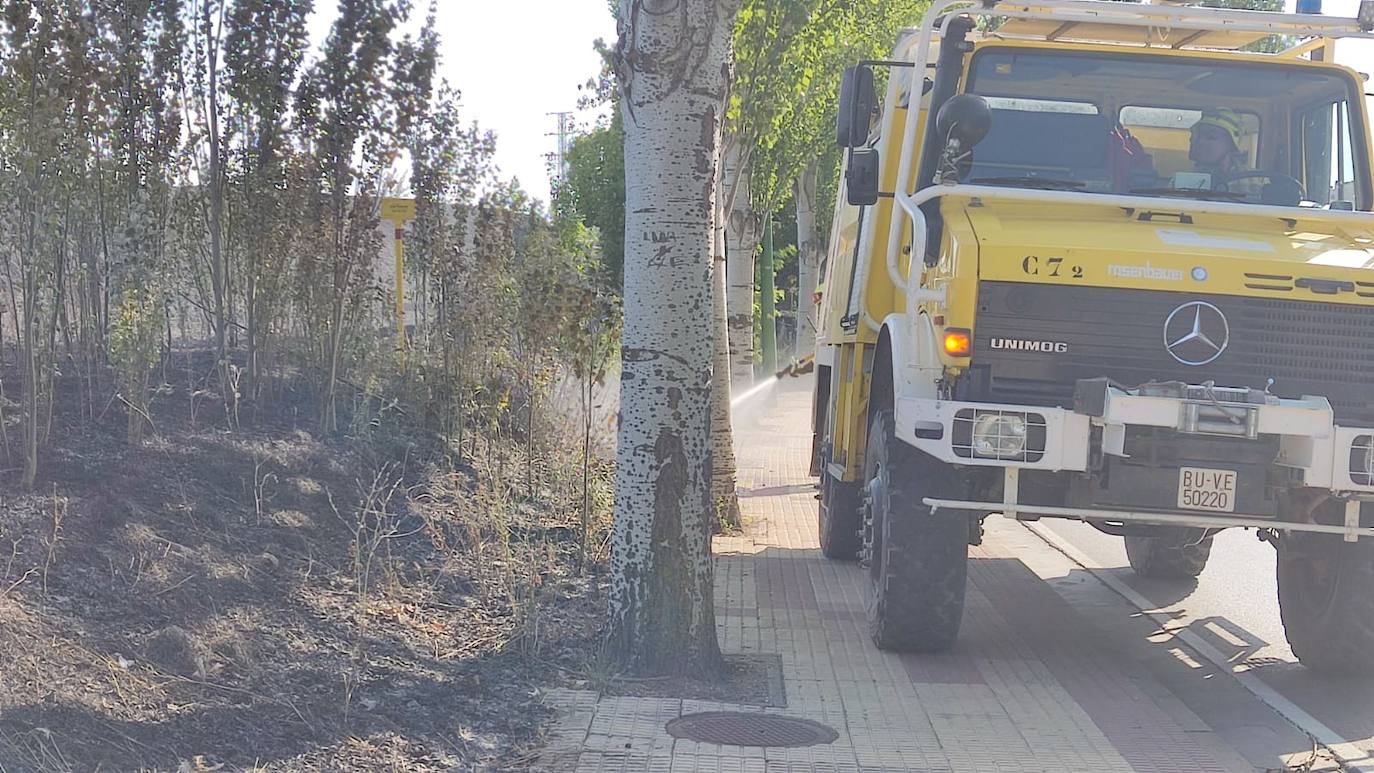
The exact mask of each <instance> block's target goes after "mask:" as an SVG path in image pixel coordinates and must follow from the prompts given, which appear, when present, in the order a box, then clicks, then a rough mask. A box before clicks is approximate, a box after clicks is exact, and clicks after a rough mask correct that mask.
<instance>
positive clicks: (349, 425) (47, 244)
mask: <svg viewBox="0 0 1374 773" xmlns="http://www.w3.org/2000/svg"><path fill="white" fill-rule="evenodd" d="M314 5H315V3H314V2H312V0H0V199H3V200H5V201H6V202H8V206H7V207H6V208H4V211H0V245H3V247H0V304H2V305H3V308H2V309H0V318H3V320H4V322H5V325H4V328H3V329H2V330H0V357H3V359H4V360H5V361H4V363H3V364H4V365H5V366H6V368H8V367H10V366H11V365H12V364H14V365H18V366H19V367H18V370H19V372H20V373H21V375H22V378H20V379H19V383H18V384H17V388H16V386H14V385H11V384H8V383H7V384H5V386H6V387H7V390H8V391H7V393H6V396H7V397H10V396H13V395H15V394H16V393H17V394H18V395H19V396H20V398H21V399H22V401H23V403H22V409H23V423H22V425H23V426H22V430H23V442H21V443H17V442H12V441H13V440H14V438H12V437H10V436H9V435H8V434H5V433H7V432H9V428H10V427H11V426H13V423H12V422H5V421H0V434H3V435H4V437H2V438H0V449H3V451H4V453H7V454H9V457H10V458H9V459H6V460H5V461H6V464H5V465H4V466H6V467H18V466H22V468H23V469H24V475H25V479H26V482H30V483H31V482H32V481H33V480H34V478H35V476H36V475H37V462H38V459H39V457H40V453H39V451H40V449H41V448H42V447H43V445H44V444H45V443H46V442H47V437H46V435H47V432H48V431H49V428H50V427H56V428H57V429H58V431H62V430H64V429H70V428H71V427H72V425H73V424H83V423H93V422H97V421H100V420H101V417H103V416H104V415H105V414H106V413H107V411H106V410H105V407H106V406H108V405H115V406H123V407H124V408H125V409H126V410H124V413H125V414H126V415H127V417H128V421H129V424H128V431H129V439H130V441H131V442H138V441H139V440H140V439H142V437H143V435H144V433H145V431H146V430H147V429H148V428H149V427H151V426H153V422H154V419H155V418H156V417H155V416H154V410H153V409H154V407H155V406H154V404H153V399H152V398H153V396H154V395H156V394H160V393H163V392H165V391H166V390H168V389H172V388H174V387H173V386H172V385H168V384H163V383H161V381H159V380H158V379H159V378H167V379H168V380H176V379H178V378H179V376H178V375H177V374H176V373H175V372H172V373H169V372H168V369H166V368H159V367H158V366H159V365H163V364H165V359H164V358H165V355H166V348H167V347H168V346H169V345H171V346H178V345H186V346H205V345H206V343H207V341H213V342H214V346H215V348H216V350H217V354H218V355H219V356H218V357H217V362H216V365H215V368H214V370H213V371H212V372H210V373H204V372H187V373H186V375H185V377H184V378H185V383H184V385H182V384H177V385H176V386H175V388H184V389H185V390H186V391H187V392H188V393H190V394H191V395H192V401H193V403H194V402H195V401H196V400H198V399H203V398H204V397H206V396H209V395H218V396H220V397H222V398H223V402H224V407H225V413H224V419H223V420H224V422H225V424H227V425H228V426H230V427H235V426H237V424H238V422H239V420H240V419H239V403H240V401H241V400H242V401H244V402H245V403H246V404H247V405H248V406H249V407H250V408H251V411H249V413H248V415H249V416H250V420H251V417H252V416H257V415H259V414H260V413H263V412H268V413H267V417H270V416H271V414H270V411H271V409H272V408H273V404H274V403H276V402H280V403H281V404H282V406H283V407H287V406H288V405H289V407H290V408H291V409H293V410H294V408H295V407H297V406H305V407H307V408H308V409H315V408H318V410H319V414H318V417H317V418H318V420H319V424H320V426H321V427H322V428H324V429H327V430H334V429H338V430H340V431H344V432H359V433H372V432H375V431H376V430H377V429H378V428H381V427H386V426H388V425H389V424H391V423H395V422H399V421H404V422H410V423H411V425H412V427H414V426H417V425H418V426H421V427H432V428H437V429H442V430H445V431H447V432H449V434H450V435H452V434H454V431H455V430H456V431H457V433H458V434H461V433H462V430H463V428H464V427H470V426H473V425H479V426H481V427H483V428H487V429H495V430H496V431H501V432H508V431H513V429H512V428H514V427H516V426H518V425H520V424H521V422H520V421H518V419H519V418H520V417H521V416H523V417H524V418H525V421H524V426H525V427H526V430H528V429H529V427H530V426H532V419H533V412H534V410H535V407H536V406H537V405H538V403H539V401H540V399H541V398H540V395H541V394H542V393H543V392H544V391H546V390H547V388H548V387H549V385H550V384H551V383H552V381H553V379H554V377H555V375H556V374H558V373H560V372H571V373H576V374H589V375H591V376H592V377H593V378H595V377H597V376H598V375H599V374H600V373H601V372H603V371H604V367H605V361H606V360H607V357H606V354H605V352H606V351H608V350H613V348H614V347H613V345H612V344H611V341H612V340H613V339H614V337H615V335H616V324H617V323H616V318H617V316H616V315H617V303H616V300H615V298H614V295H613V294H611V293H610V292H609V291H608V290H607V289H606V288H607V283H606V281H605V276H604V272H603V264H604V262H605V261H604V260H603V257H602V252H601V251H602V250H603V249H605V246H604V245H603V244H599V243H598V242H597V241H596V240H595V239H594V231H593V230H588V229H580V230H579V228H570V227H569V226H568V224H567V223H566V222H559V223H557V224H555V223H554V222H551V221H550V218H549V217H548V216H547V214H546V213H544V212H543V211H542V210H541V209H540V208H539V207H538V206H536V205H534V204H532V203H531V202H530V200H529V199H528V197H527V196H526V195H525V194H524V193H523V192H522V191H520V190H519V189H518V188H516V187H514V186H511V185H503V184H501V183H499V182H498V181H497V180H495V178H494V171H493V165H492V158H493V153H494V140H493V138H492V136H491V135H490V134H489V133H486V132H484V131H482V130H481V129H479V128H478V127H477V126H476V125H475V124H472V123H471V122H470V121H469V120H467V119H466V118H465V116H464V114H463V112H462V110H461V105H460V101H459V98H458V93H457V91H456V90H455V89H453V88H452V87H450V86H449V85H448V84H444V83H435V80H436V72H437V69H438V62H439V56H440V52H441V51H442V46H441V42H440V38H439V32H438V30H437V28H436V23H435V9H436V5H435V4H434V3H433V2H431V3H430V5H429V6H428V14H427V18H426V19H425V21H424V24H423V25H422V26H421V27H420V29H419V31H418V32H416V33H415V34H412V35H406V34H403V32H402V31H403V29H405V27H406V24H405V22H406V20H407V19H408V18H409V14H410V3H409V2H408V0H339V2H337V5H336V7H335V8H334V9H333V12H334V15H333V21H332V25H331V27H330V34H329V36H328V39H327V40H326V41H325V43H324V45H323V46H322V47H321V48H320V50H318V51H313V52H312V51H311V50H310V44H309V36H308V34H307V21H308V20H309V19H310V16H311V14H312V13H313V7H314ZM406 155H408V156H409V161H410V170H409V189H408V190H407V186H406V185H405V184H403V183H402V182H401V180H402V179H403V177H404V176H405V175H403V173H402V170H401V168H400V165H399V162H400V161H401V159H403V158H405V157H406ZM407 194H409V195H413V196H414V198H415V200H416V219H415V220H414V221H413V222H411V223H410V225H409V229H408V233H407V234H406V237H405V250H406V271H407V279H408V282H407V284H408V287H407V291H408V297H409V299H410V300H412V301H413V304H411V305H412V317H411V320H410V321H411V323H412V325H411V327H410V329H409V330H408V331H407V335H406V336H405V339H404V344H405V345H404V346H403V345H401V344H402V343H403V342H402V340H401V339H400V338H399V337H398V336H397V335H396V334H395V320H394V317H393V316H392V315H393V309H394V294H393V292H394V290H393V288H392V287H390V286H388V285H390V284H391V280H392V277H391V273H390V272H389V271H388V269H389V264H390V261H389V259H388V255H389V253H390V249H391V242H390V239H391V226H390V224H389V223H388V224H386V225H385V226H383V224H382V223H381V222H380V217H379V215H380V213H379V204H380V200H381V199H382V198H383V197H386V196H398V195H399V196H405V195H407ZM59 355H60V357H61V361H62V362H63V363H64V365H63V369H62V371H61V372H60V373H59V371H58V368H57V363H58V361H59ZM68 361H70V362H71V364H72V366H71V367H67V365H66V363H67V362H68ZM59 379H64V380H67V381H68V382H70V383H71V384H72V385H74V386H75V388H74V389H62V390H59V389H57V388H56V382H57V381H58V380H59ZM58 394H62V395H68V394H70V395H73V396H72V397H71V398H67V397H62V398H58V397H56V395H58ZM302 396H305V397H307V398H308V399H309V400H310V401H311V402H309V403H305V402H302ZM64 400H70V403H64V402H63V401H64ZM118 413H119V411H118V410H117V409H116V410H115V411H113V412H112V414H113V415H118ZM278 415H280V414H278ZM292 415H293V416H294V415H295V414H294V412H293V413H292ZM54 416H57V417H59V420H58V421H56V422H54V420H53V417H54ZM193 420H194V409H193ZM158 421H160V419H158ZM460 443H461V441H460ZM469 448H471V444H469ZM16 461H22V462H23V464H22V465H18V464H12V463H11V462H16Z"/></svg>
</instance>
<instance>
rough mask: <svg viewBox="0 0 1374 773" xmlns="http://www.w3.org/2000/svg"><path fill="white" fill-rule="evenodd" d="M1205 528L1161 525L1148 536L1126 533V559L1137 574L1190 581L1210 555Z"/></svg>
mask: <svg viewBox="0 0 1374 773" xmlns="http://www.w3.org/2000/svg"><path fill="white" fill-rule="evenodd" d="M1206 534H1207V531H1206V530H1205V529H1192V528H1188V527H1186V526H1161V527H1159V528H1158V529H1157V530H1156V531H1155V532H1154V533H1153V534H1151V535H1150V536H1148V537H1147V536H1135V535H1127V536H1126V537H1125V539H1126V558H1127V559H1129V560H1130V562H1131V568H1132V569H1134V570H1135V573H1136V574H1138V575H1140V576H1141V577H1152V578H1154V579H1157V580H1191V579H1193V578H1195V577H1197V576H1198V575H1200V574H1202V570H1203V569H1204V568H1206V566H1207V558H1208V557H1209V556H1211V555H1212V538H1211V537H1210V536H1206Z"/></svg>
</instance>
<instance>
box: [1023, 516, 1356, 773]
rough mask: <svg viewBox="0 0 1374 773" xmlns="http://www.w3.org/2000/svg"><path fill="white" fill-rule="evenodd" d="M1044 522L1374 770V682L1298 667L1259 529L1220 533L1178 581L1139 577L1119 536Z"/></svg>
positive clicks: (1270, 552) (1090, 563) (1092, 565)
mask: <svg viewBox="0 0 1374 773" xmlns="http://www.w3.org/2000/svg"><path fill="white" fill-rule="evenodd" d="M1039 525H1040V526H1041V527H1044V528H1045V529H1047V530H1048V532H1049V533H1050V534H1051V535H1052V538H1053V540H1054V541H1061V540H1062V542H1063V543H1065V544H1066V545H1067V546H1068V547H1069V548H1070V549H1071V554H1076V557H1077V558H1079V559H1080V560H1083V561H1084V563H1085V564H1086V565H1087V567H1088V568H1089V569H1093V570H1095V571H1097V572H1098V573H1099V574H1100V575H1102V576H1104V577H1108V578H1111V579H1113V580H1116V581H1118V582H1120V583H1124V584H1125V586H1126V587H1127V588H1129V589H1130V590H1131V591H1134V592H1135V595H1137V600H1144V601H1148V602H1149V603H1148V604H1146V605H1144V607H1145V611H1147V612H1153V613H1155V616H1156V617H1157V618H1159V619H1161V620H1167V621H1168V625H1169V627H1170V628H1173V627H1176V626H1177V627H1184V628H1186V629H1187V630H1189V631H1191V632H1192V633H1193V634H1194V635H1196V636H1198V637H1199V638H1201V639H1202V640H1204V641H1205V642H1206V643H1208V644H1210V645H1211V646H1212V647H1213V648H1215V650H1217V651H1218V652H1220V653H1221V654H1222V656H1223V657H1225V658H1226V660H1228V661H1230V663H1231V665H1232V668H1233V670H1234V671H1236V672H1237V673H1242V674H1249V675H1250V676H1253V677H1257V678H1258V680H1259V682H1260V683H1262V685H1264V686H1267V687H1269V688H1272V690H1273V691H1274V692H1275V693H1276V694H1277V695H1278V696H1281V698H1283V699H1287V701H1289V702H1291V704H1292V705H1293V706H1295V707H1297V708H1298V709H1299V711H1300V712H1305V713H1306V714H1307V715H1310V717H1311V719H1313V720H1316V723H1319V725H1318V724H1315V723H1312V722H1310V721H1306V720H1304V719H1303V718H1302V716H1301V714H1296V716H1297V717H1298V719H1299V722H1298V724H1299V725H1300V726H1302V725H1303V724H1307V725H1309V727H1304V729H1306V730H1308V731H1309V732H1312V730H1313V728H1318V729H1321V726H1324V728H1325V729H1327V730H1329V731H1331V732H1333V733H1334V734H1335V735H1336V736H1338V737H1339V738H1341V739H1343V740H1344V741H1346V742H1348V746H1347V747H1346V748H1345V749H1344V754H1343V756H1344V757H1345V759H1347V760H1353V759H1359V758H1360V757H1363V758H1364V759H1363V760H1362V761H1361V764H1360V767H1361V768H1363V767H1365V765H1366V764H1369V765H1374V680H1351V679H1338V678H1333V677H1322V676H1318V675H1316V674H1313V673H1312V672H1310V671H1308V670H1307V669H1305V668H1304V667H1303V666H1302V665H1300V664H1299V663H1298V662H1297V659H1296V658H1295V657H1294V656H1293V651H1292V650H1291V649H1290V648H1289V647H1288V643H1287V641H1286V639H1285V637H1284V632H1283V622H1282V620H1281V619H1280V617H1279V603H1278V590H1277V583H1276V580H1275V576H1274V549H1273V548H1271V547H1270V546H1269V545H1267V544H1265V543H1263V542H1260V541H1259V540H1258V539H1256V537H1255V534H1254V532H1251V531H1241V530H1235V529H1233V530H1228V531H1225V532H1222V533H1221V534H1219V535H1217V537H1216V542H1215V545H1214V547H1213V549H1212V555H1211V559H1210V560H1209V561H1208V564H1207V568H1206V570H1204V571H1203V573H1202V576H1201V577H1200V578H1199V579H1198V580H1197V581H1196V582H1193V581H1187V582H1177V581H1160V580H1148V579H1144V578H1141V577H1137V576H1135V574H1134V573H1133V572H1132V571H1131V569H1130V568H1129V564H1128V562H1127V560H1126V550H1125V547H1124V546H1123V543H1122V540H1121V538H1120V537H1112V536H1109V535H1106V534H1103V533H1101V532H1099V531H1097V530H1096V529H1094V528H1092V527H1091V526H1088V525H1087V524H1082V523H1076V522H1071V521H1057V520H1045V521H1042V522H1040V524H1039ZM1261 697H1263V696H1261ZM1276 702H1281V701H1276ZM1276 708H1278V707H1276ZM1281 713H1284V712H1281ZM1289 713H1293V712H1291V710H1290V712H1289ZM1292 718H1293V717H1292V716H1290V719H1292ZM1318 735H1320V734H1319V733H1318Z"/></svg>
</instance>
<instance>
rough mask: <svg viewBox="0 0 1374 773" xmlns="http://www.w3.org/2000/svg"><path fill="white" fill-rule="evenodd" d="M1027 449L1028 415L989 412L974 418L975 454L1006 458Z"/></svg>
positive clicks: (985, 456)
mask: <svg viewBox="0 0 1374 773" xmlns="http://www.w3.org/2000/svg"><path fill="white" fill-rule="evenodd" d="M1025 450H1026V417H1025V416H1019V415H1016V414H997V413H989V414H984V415H982V416H979V417H978V418H976V419H974V420H973V455H974V456H980V457H983V458H984V459H1005V458H1007V457H1010V456H1018V455H1020V454H1021V453H1022V452H1023V451H1025Z"/></svg>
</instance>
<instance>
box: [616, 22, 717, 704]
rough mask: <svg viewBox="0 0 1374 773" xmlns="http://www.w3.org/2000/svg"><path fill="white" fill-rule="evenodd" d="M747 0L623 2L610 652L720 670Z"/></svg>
mask: <svg viewBox="0 0 1374 773" xmlns="http://www.w3.org/2000/svg"><path fill="white" fill-rule="evenodd" d="M738 7H739V0H621V1H620V4H619V6H618V13H617V18H618V20H619V23H618V26H619V30H620V42H619V44H618V46H617V50H616V60H615V65H616V74H617V81H618V83H619V85H620V89H621V98H622V105H623V106H624V108H625V169H626V175H625V178H626V179H625V293H624V299H625V324H624V332H623V339H622V347H621V357H622V361H623V372H622V376H621V390H620V434H619V446H618V450H617V454H616V462H617V468H616V484H615V527H614V531H613V537H612V551H611V573H612V574H611V588H610V604H609V617H610V620H609V625H608V629H607V652H608V654H609V655H610V656H611V657H612V658H613V659H614V660H615V661H616V662H617V663H618V665H620V666H621V667H623V668H624V669H626V670H627V671H629V672H630V673H635V674H640V675H659V674H692V675H694V676H698V677H708V678H710V677H716V676H719V675H720V674H721V672H722V665H723V664H722V659H721V655H720V645H719V643H718V642H717V641H716V625H715V613H714V611H713V609H712V604H713V587H712V581H713V573H714V572H713V569H714V567H713V564H712V558H711V542H710V540H711V520H712V510H713V508H712V506H711V481H710V477H711V458H710V456H711V455H710V397H711V364H712V363H711V358H712V351H713V345H712V334H713V329H712V319H711V317H712V315H711V308H712V303H711V253H712V251H713V249H712V248H713V238H714V234H713V231H712V221H713V217H712V211H713V208H714V207H715V192H714V191H715V184H714V182H715V167H716V164H717V163H718V160H719V146H720V126H721V118H722V116H723V114H724V110H725V94H726V54H727V50H728V45H729V39H730V33H731V30H732V28H733V22H734V18H735V14H736V12H737V11H738Z"/></svg>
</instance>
